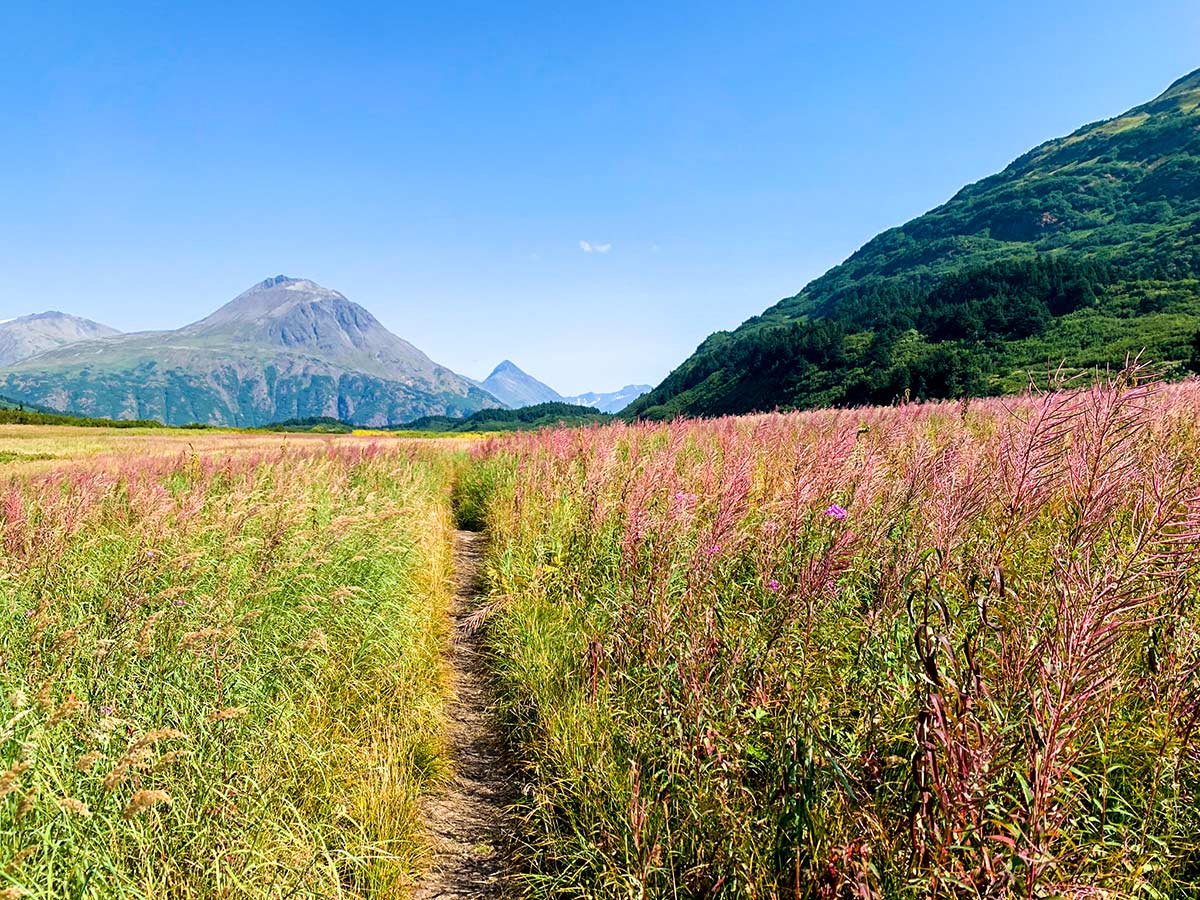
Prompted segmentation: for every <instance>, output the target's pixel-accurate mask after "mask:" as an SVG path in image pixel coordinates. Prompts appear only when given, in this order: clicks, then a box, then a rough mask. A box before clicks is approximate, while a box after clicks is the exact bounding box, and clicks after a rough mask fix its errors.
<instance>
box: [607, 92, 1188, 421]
mask: <svg viewBox="0 0 1200 900" xmlns="http://www.w3.org/2000/svg"><path fill="white" fill-rule="evenodd" d="M1198 331H1200V72H1197V73H1193V74H1192V75H1189V76H1187V77H1186V78H1183V79H1181V80H1180V81H1178V82H1177V83H1176V84H1174V85H1172V86H1171V88H1170V89H1169V90H1167V91H1166V92H1165V93H1164V94H1163V95H1162V96H1160V97H1158V98H1157V99H1155V100H1154V101H1152V102H1150V103H1147V104H1145V105H1143V106H1139V107H1137V108H1135V109H1132V110H1130V111H1129V112H1127V113H1125V114H1124V115H1121V116H1118V117H1117V118H1115V119H1110V120H1108V121H1105V122H1100V123H1097V124H1094V125H1089V126H1086V127H1084V128H1081V129H1080V130H1079V131H1077V132H1075V133H1074V134H1072V135H1070V136H1069V137H1065V138H1061V139H1059V140H1053V141H1050V142H1048V143H1046V144H1043V145H1041V146H1040V147H1037V148H1036V149H1034V150H1032V151H1030V152H1029V153H1027V154H1025V155H1024V156H1022V157H1021V158H1020V159H1018V160H1016V161H1015V162H1013V163H1012V164H1011V165H1010V166H1009V167H1008V168H1006V169H1005V170H1004V171H1003V172H1001V173H999V174H997V175H994V176H992V177H990V178H986V179H984V180H983V181H980V182H978V183H976V184H972V185H970V186H968V187H965V188H963V189H962V190H961V191H959V192H958V194H956V195H955V196H954V197H953V198H952V199H951V200H950V201H949V202H947V203H946V204H944V205H942V206H940V207H938V208H937V209H934V210H932V211H931V212H929V213H926V214H925V215H923V216H921V217H919V218H917V219H914V220H913V221H911V222H909V223H907V224H905V225H903V226H901V227H899V228H893V229H891V230H889V231H885V232H884V233H882V234H880V235H879V236H878V237H876V238H874V239H873V240H872V241H870V242H869V243H868V244H867V245H866V246H864V247H863V248H862V249H861V250H859V251H858V252H857V253H855V254H854V255H853V256H852V257H850V259H848V260H847V261H846V262H845V263H843V264H842V265H840V266H837V267H836V268H834V269H832V270H830V271H829V272H828V273H826V274H825V275H823V276H821V277H820V278H818V279H816V280H815V281H813V282H812V283H811V284H809V285H808V286H807V287H806V288H805V289H804V290H803V291H801V292H800V293H799V294H797V295H796V296H794V297H790V298H788V299H786V300H783V301H781V302H779V303H778V304H776V305H775V306H773V307H771V308H770V309H768V310H767V311H766V312H764V313H763V314H762V315H761V316H756V317H754V318H752V319H750V320H749V321H747V322H745V323H744V324H743V325H742V326H741V327H740V328H738V329H737V330H736V331H733V332H719V333H717V334H714V335H712V336H711V337H709V338H708V339H707V340H706V341H705V342H704V343H703V344H701V346H700V347H699V348H698V349H697V351H696V352H695V354H693V355H692V357H690V358H689V359H688V360H687V361H685V362H684V363H683V364H682V365H681V366H679V367H678V368H677V369H676V370H675V371H674V372H672V373H671V374H670V375H669V376H668V377H667V379H666V380H664V381H663V383H662V384H660V385H659V386H658V387H657V388H655V390H653V391H651V392H650V393H649V394H647V395H645V396H643V397H641V398H640V399H638V400H637V401H635V402H634V403H633V404H632V405H631V406H630V407H629V409H628V410H627V411H626V412H627V414H628V415H636V416H641V417H645V418H664V417H669V416H674V415H678V414H694V415H718V414H725V413H743V412H749V411H754V410H769V409H773V408H776V407H782V408H789V407H801V408H803V407H816V406H828V405H856V404H868V403H890V402H892V401H893V400H895V399H896V398H898V397H903V396H905V395H909V396H914V397H923V398H939V397H960V396H966V395H981V394H994V393H1001V392H1009V391H1013V390H1019V389H1020V388H1022V387H1024V386H1025V385H1026V384H1027V383H1028V381H1029V379H1030V377H1031V376H1033V377H1035V378H1041V379H1042V380H1043V381H1044V379H1045V374H1046V371H1047V368H1048V367H1049V368H1052V369H1054V368H1057V367H1058V366H1059V365H1060V364H1064V363H1065V366H1066V369H1067V372H1068V373H1071V372H1078V371H1081V370H1085V369H1090V368H1092V367H1097V366H1098V367H1105V366H1109V365H1115V366H1118V367H1119V366H1120V365H1122V364H1123V362H1124V360H1125V357H1126V355H1127V354H1137V353H1138V352H1140V351H1142V350H1143V349H1144V350H1145V351H1146V357H1147V358H1149V359H1151V360H1154V361H1156V362H1158V363H1160V364H1163V366H1164V368H1165V369H1166V370H1167V371H1175V372H1179V371H1183V370H1185V369H1186V368H1188V367H1189V366H1191V365H1193V355H1194V341H1195V337H1196V334H1197V332H1198Z"/></svg>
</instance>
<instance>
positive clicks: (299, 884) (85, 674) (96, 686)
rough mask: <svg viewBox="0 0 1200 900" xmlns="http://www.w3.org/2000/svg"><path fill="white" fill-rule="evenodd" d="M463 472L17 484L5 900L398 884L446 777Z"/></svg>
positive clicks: (205, 469) (145, 472) (149, 463)
mask: <svg viewBox="0 0 1200 900" xmlns="http://www.w3.org/2000/svg"><path fill="white" fill-rule="evenodd" d="M451 470H452V466H451V460H450V458H449V457H447V456H443V455H440V454H430V455H426V456H422V457H420V458H419V459H411V458H410V457H409V456H408V455H407V454H404V453H399V454H393V453H383V454H381V455H380V454H377V455H374V456H371V455H365V454H364V453H363V452H362V450H361V448H347V449H345V450H343V451H341V452H338V451H322V450H318V451H316V452H306V451H292V452H284V453H282V454H280V453H278V452H275V453H272V454H271V455H270V456H269V457H268V456H262V455H258V454H245V455H243V456H241V457H238V458H234V457H227V458H221V457H215V458H214V457H209V458H205V457H200V456H192V457H190V458H183V459H176V460H174V461H171V462H165V463H164V462H160V461H155V460H153V459H142V460H138V459H137V458H136V457H135V458H134V459H133V461H132V465H130V464H129V463H127V464H126V465H124V466H122V467H120V470H118V471H116V472H113V471H105V470H104V469H103V467H98V466H92V467H76V468H75V470H74V471H72V470H71V469H70V468H68V469H67V470H65V471H63V472H60V473H55V474H52V475H48V476H39V477H36V478H31V479H29V480H28V481H27V482H25V483H21V482H16V483H14V484H13V485H12V486H11V487H10V488H9V489H8V493H7V495H6V498H5V500H4V508H5V520H6V525H5V528H4V548H5V552H4V560H3V574H4V580H3V582H2V588H0V653H2V655H3V660H4V667H5V691H4V696H3V697H0V722H4V723H7V724H6V725H4V727H3V731H2V732H0V773H3V772H4V771H5V770H7V775H0V785H3V786H2V787H0V794H2V795H3V797H2V799H0V864H2V866H3V868H2V869H0V871H2V874H0V890H8V891H9V895H12V896H17V895H18V894H19V895H21V896H32V897H41V898H47V900H49V898H56V900H57V898H74V897H79V898H83V897H97V898H100V897H103V898H110V897H111V898H148V897H155V898H174V897H178V898H184V897H187V898H203V897H212V898H216V897H221V898H230V897H246V898H250V897H255V898H257V897H276V898H285V897H306V896H322V897H335V896H336V897H368V896H369V897H388V896H402V895H403V894H404V892H405V890H406V887H407V885H408V884H409V883H410V882H411V880H412V878H413V877H414V874H415V873H416V872H417V871H418V870H419V869H420V867H421V865H422V863H423V861H424V847H425V838H424V835H423V834H421V832H420V828H419V822H418V817H417V813H416V801H417V799H418V797H419V796H420V795H421V793H422V792H423V791H425V790H427V789H428V788H429V787H430V785H431V784H433V783H435V782H436V780H437V779H438V778H440V777H442V776H443V775H444V774H445V771H446V767H445V762H444V760H443V758H442V755H441V754H442V718H441V716H442V704H443V702H444V696H445V691H446V687H445V678H444V671H443V662H442V648H443V645H444V641H445V638H446V620H445V614H446V604H447V602H448V593H447V592H448V581H449V578H448V576H449V565H450V557H449V553H450V529H451V528H452V522H451V519H450V512H449V506H448V503H447V496H448V493H449V478H450V476H451ZM5 896H8V895H5Z"/></svg>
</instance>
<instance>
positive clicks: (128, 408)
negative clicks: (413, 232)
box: [0, 275, 497, 426]
mask: <svg viewBox="0 0 1200 900" xmlns="http://www.w3.org/2000/svg"><path fill="white" fill-rule="evenodd" d="M0 394H6V395H9V396H12V397H14V398H15V399H18V400H22V401H27V402H34V403H38V404H40V405H43V406H46V407H49V408H51V409H55V410H60V411H63V412H70V413H74V414H81V415H92V416H96V415H99V416H104V417H107V418H113V419H125V418H136V419H143V418H149V419H157V420H159V421H163V422H166V423H168V424H187V423H191V422H200V423H204V424H213V425H237V426H259V425H265V424H268V423H270V422H274V421H280V420H283V419H289V418H304V417H310V416H324V415H329V416H333V417H335V418H339V419H344V420H346V421H350V422H353V423H354V424H357V425H369V426H380V425H392V424H399V423H400V422H403V421H407V420H409V419H412V418H414V417H416V416H420V415H434V414H438V415H450V416H463V415H469V414H470V413H472V412H475V411H477V410H479V409H483V408H486V407H489V406H495V405H497V403H496V401H495V400H494V398H492V397H491V396H490V395H489V394H487V393H486V392H485V391H483V390H481V389H480V388H478V387H476V386H475V385H473V384H471V383H470V382H469V381H468V380H467V379H465V378H463V377H462V376H460V375H457V374H456V373H454V372H452V371H451V370H450V369H448V368H446V367H445V366H440V365H438V364H437V363H435V362H433V361H432V360H430V359H429V357H428V356H426V355H425V354H424V353H422V352H421V351H420V350H418V349H417V348H416V347H414V346H413V345H412V344H410V343H408V342H407V341H405V340H403V339H402V338H399V337H398V336H396V335H394V334H392V333H391V332H390V331H388V330H387V329H386V328H384V327H383V325H381V324H380V323H379V321H378V320H377V319H376V318H375V317H374V316H373V315H371V313H370V312H368V311H367V310H366V309H365V308H364V307H362V306H359V305H358V304H356V303H353V302H352V301H350V300H348V299H347V298H346V297H345V296H343V295H342V294H339V293H338V292H336V291H331V290H328V289H327V288H323V287H321V286H320V285H318V284H316V283H315V282H312V281H308V280H306V279H299V278H289V277H287V276H282V275H281V276H277V277H275V278H268V279H266V280H265V281H262V282H259V283H257V284H255V285H254V286H252V287H251V288H249V289H247V290H246V291H243V292H242V293H241V294H239V295H238V296H237V297H235V298H234V299H233V300H231V301H229V302H228V303H226V304H224V305H222V306H221V307H219V308H218V309H217V310H216V311H215V312H214V313H212V314H210V315H209V316H206V317H204V318H202V319H200V320H198V321H196V322H193V323H190V324H189V325H185V326H183V327H182V328H179V329H176V330H174V331H155V332H137V333H133V334H127V335H117V336H112V337H108V338H105V339H103V340H88V341H83V342H78V343H73V344H69V345H66V346H63V347H60V348H57V349H53V350H49V351H46V352H43V353H39V354H37V355H36V356H33V357H30V358H28V359H24V360H21V361H19V362H17V363H15V364H13V365H10V366H8V367H6V368H5V369H4V371H0Z"/></svg>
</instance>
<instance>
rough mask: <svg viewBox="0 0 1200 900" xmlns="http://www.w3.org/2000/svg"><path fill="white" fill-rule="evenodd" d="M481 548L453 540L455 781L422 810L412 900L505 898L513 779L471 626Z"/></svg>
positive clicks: (463, 535)
mask: <svg viewBox="0 0 1200 900" xmlns="http://www.w3.org/2000/svg"><path fill="white" fill-rule="evenodd" d="M483 541H484V538H483V535H480V534H476V533H473V532H469V531H459V532H458V533H457V534H456V535H455V537H454V568H455V592H454V606H453V608H452V610H451V614H452V616H453V618H454V623H455V634H454V640H453V642H452V644H451V649H450V664H451V666H452V668H453V676H452V678H453V681H452V684H453V688H454V699H453V700H452V701H451V703H450V706H449V710H448V713H449V714H448V719H449V727H448V734H447V738H448V740H449V744H450V758H451V762H452V765H453V767H454V777H453V780H452V781H451V783H450V784H448V785H447V786H446V788H445V789H444V790H442V791H441V792H439V793H437V794H435V795H433V796H431V797H430V798H429V800H428V801H427V802H426V803H425V804H424V806H423V809H422V812H423V814H424V819H425V827H426V829H427V832H428V833H429V835H430V837H431V839H432V842H433V851H434V856H433V863H432V866H431V867H430V870H429V872H428V873H427V874H426V875H425V877H424V878H423V879H422V880H421V881H420V882H419V883H418V884H417V888H416V892H415V894H414V896H415V897H416V900H438V898H456V897H462V898H468V897H469V898H486V897H501V896H503V894H504V882H505V863H506V861H507V860H508V858H509V856H510V853H509V843H510V842H511V839H512V836H513V834H514V830H513V828H514V826H513V817H512V816H511V814H510V813H509V811H508V809H509V807H510V806H511V804H512V802H513V800H514V799H515V796H514V792H515V790H516V785H517V780H516V776H515V773H514V770H513V767H512V765H511V762H510V761H509V759H508V757H507V755H506V753H505V750H504V745H503V741H502V740H501V739H500V737H499V735H498V733H497V731H496V728H495V725H494V723H493V721H492V716H491V706H492V698H491V692H490V690H489V687H488V680H487V673H486V667H485V663H484V657H483V650H482V647H481V646H480V636H479V634H478V633H477V632H476V631H474V630H473V629H472V628H471V627H470V626H471V620H470V617H471V612H472V610H473V608H474V606H475V605H476V601H477V598H478V596H479V593H480V590H481V579H482V572H481V569H482V562H483ZM464 626H465V627H464Z"/></svg>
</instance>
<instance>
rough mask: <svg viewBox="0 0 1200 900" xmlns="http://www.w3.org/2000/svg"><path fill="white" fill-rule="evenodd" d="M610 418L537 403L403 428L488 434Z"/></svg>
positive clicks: (586, 410)
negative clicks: (488, 432) (487, 432)
mask: <svg viewBox="0 0 1200 900" xmlns="http://www.w3.org/2000/svg"><path fill="white" fill-rule="evenodd" d="M610 418H611V416H609V415H607V414H605V413H602V412H599V411H598V410H596V409H595V408H594V407H591V406H573V405H572V404H570V403H538V404H536V405H534V406H523V407H521V408H520V409H482V410H480V411H479V412H477V413H473V414H472V415H469V416H467V417H466V418H465V419H451V418H449V417H447V416H426V417H424V418H421V419H417V420H416V421H414V422H409V423H408V424H407V425H404V426H401V427H402V429H403V430H406V431H442V432H450V433H460V434H461V433H467V432H485V431H527V430H529V429H535V428H552V427H558V426H574V425H588V424H594V423H597V422H607V421H608V420H609V419H610Z"/></svg>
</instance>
